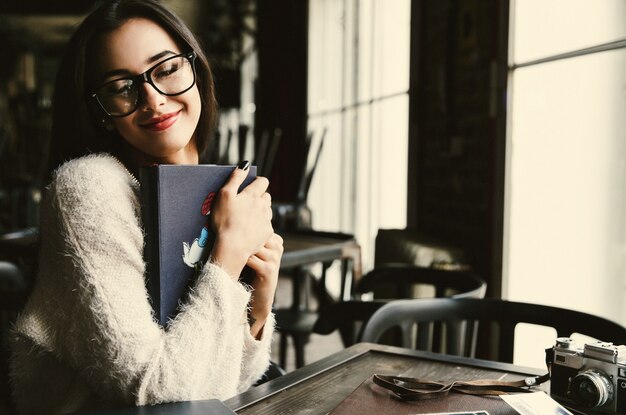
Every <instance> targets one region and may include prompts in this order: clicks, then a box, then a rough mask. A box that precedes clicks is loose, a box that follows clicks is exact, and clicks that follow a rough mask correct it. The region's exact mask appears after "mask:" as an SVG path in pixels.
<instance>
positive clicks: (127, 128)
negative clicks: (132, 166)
mask: <svg viewBox="0 0 626 415" xmlns="http://www.w3.org/2000/svg"><path fill="white" fill-rule="evenodd" d="M99 52H100V53H98V54H97V56H98V57H97V63H98V65H97V68H98V69H99V71H98V72H99V73H97V74H96V83H97V84H98V85H100V84H104V83H105V82H108V81H113V80H116V79H119V78H123V77H126V76H132V75H137V74H141V73H143V72H144V71H146V70H147V69H149V68H151V67H153V66H154V65H156V64H157V63H159V62H161V61H163V60H165V59H167V58H168V57H170V56H174V55H178V54H180V53H182V52H188V51H187V50H184V51H183V50H180V49H179V47H178V46H177V45H176V42H174V40H173V39H172V38H171V37H170V36H169V34H168V33H167V32H166V31H165V30H163V29H162V28H161V27H160V26H159V25H157V24H156V23H154V22H152V21H151V20H148V19H143V18H134V19H130V20H128V21H127V22H125V23H124V24H123V25H122V26H121V27H119V28H118V29H116V30H114V31H113V32H110V33H107V34H105V35H103V36H102V38H101V42H100V50H99ZM139 91H140V96H141V99H140V101H139V106H138V107H137V110H136V111H135V112H133V113H131V114H130V115H127V116H124V117H110V119H109V121H108V122H110V123H112V124H113V126H114V127H115V128H116V129H117V131H118V132H119V133H120V135H121V136H122V137H123V138H124V140H126V142H127V143H128V144H130V152H131V153H132V154H130V155H129V156H130V157H131V159H132V160H133V161H134V162H136V163H140V164H145V163H155V162H156V163H164V164H195V163H197V160H198V151H197V147H196V143H195V139H193V135H194V131H195V129H196V126H197V124H198V119H199V118H200V111H201V102H200V93H199V91H198V87H197V85H196V84H194V86H193V87H192V88H191V89H189V90H188V91H186V92H184V93H182V94H180V95H176V96H166V95H162V94H161V93H159V92H158V91H157V90H156V89H154V87H152V85H150V84H148V83H147V82H144V83H142V84H141V86H140V88H139Z"/></svg>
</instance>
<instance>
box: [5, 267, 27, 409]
mask: <svg viewBox="0 0 626 415" xmlns="http://www.w3.org/2000/svg"><path fill="white" fill-rule="evenodd" d="M27 290H28V284H27V280H26V277H25V276H24V274H23V273H22V271H21V269H20V268H18V267H17V266H16V265H15V264H13V263H11V262H7V261H0V412H1V409H2V408H8V409H9V410H13V403H12V401H11V394H10V389H9V377H8V373H9V349H8V344H7V339H8V334H9V331H10V329H11V326H12V324H13V322H14V321H15V319H16V318H17V314H18V313H19V311H20V310H21V309H22V308H23V306H24V304H25V303H26V298H27V292H28V291H27Z"/></svg>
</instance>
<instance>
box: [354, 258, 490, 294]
mask: <svg viewBox="0 0 626 415" xmlns="http://www.w3.org/2000/svg"><path fill="white" fill-rule="evenodd" d="M416 286H431V287H433V288H434V290H435V292H434V295H433V297H435V298H443V297H451V298H484V297H485V293H486V292H487V283H485V281H484V280H483V279H482V278H480V277H478V276H477V275H476V274H474V273H472V272H471V271H449V270H443V269H437V268H427V267H420V266H415V265H408V264H385V265H384V266H380V267H376V268H374V269H373V270H372V271H370V272H369V273H368V274H367V275H365V276H363V278H362V279H361V281H360V282H359V284H358V286H357V287H356V293H357V294H363V293H366V292H374V296H375V298H378V296H377V292H381V293H383V294H384V298H387V299H399V298H413V297H414V287H416ZM381 298H382V297H381Z"/></svg>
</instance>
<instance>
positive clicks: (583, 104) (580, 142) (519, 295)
mask: <svg viewBox="0 0 626 415" xmlns="http://www.w3.org/2000/svg"><path fill="white" fill-rule="evenodd" d="M625 67H626V50H624V49H620V50H616V51H611V52H603V53H598V54H594V55H587V56H583V57H580V58H576V59H567V60H562V61H558V62H554V63H550V64H543V65H537V66H532V67H528V68H521V69H518V70H516V71H515V72H514V78H513V79H514V81H513V85H512V93H513V102H512V115H511V116H512V119H511V120H512V136H511V140H512V143H511V145H512V147H511V161H510V212H509V215H510V216H509V220H510V225H509V257H508V290H507V291H508V293H507V294H508V298H510V299H514V300H515V299H516V300H530V301H534V302H539V303H545V304H552V305H557V306H562V307H566V308H573V309H577V310H581V311H587V312H590V313H593V314H598V315H602V316H605V317H608V318H611V319H613V320H617V321H621V322H622V323H626V313H625V308H624V306H623V304H624V297H625V291H624V287H625V284H624V283H625V282H626V281H625V278H626V277H625V275H626V272H625V271H626V269H625V267H624V264H625V259H626V236H625V235H626V117H625V114H626V101H625V96H624V85H625V75H626V72H625V71H624V68H625Z"/></svg>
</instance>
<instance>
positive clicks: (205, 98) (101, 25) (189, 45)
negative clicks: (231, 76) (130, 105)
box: [48, 0, 217, 173]
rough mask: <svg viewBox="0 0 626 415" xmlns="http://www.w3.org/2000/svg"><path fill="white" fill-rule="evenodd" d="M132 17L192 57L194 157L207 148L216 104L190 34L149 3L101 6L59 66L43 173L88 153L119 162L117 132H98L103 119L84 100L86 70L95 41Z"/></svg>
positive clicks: (119, 1) (130, 0) (123, 0)
mask: <svg viewBox="0 0 626 415" xmlns="http://www.w3.org/2000/svg"><path fill="white" fill-rule="evenodd" d="M135 17H141V18H146V19H149V20H151V21H153V22H155V23H156V24H158V25H159V26H161V27H162V28H163V29H164V30H165V31H166V32H167V33H168V34H169V35H170V36H171V37H172V39H174V42H176V44H177V45H179V47H180V48H181V49H182V51H183V52H186V51H189V50H193V51H195V52H196V54H197V58H196V65H195V67H196V82H197V85H198V90H199V92H200V99H201V102H202V110H201V113H200V119H199V121H198V126H197V127H196V131H195V137H196V145H197V147H198V152H199V153H200V154H202V153H203V152H204V151H205V149H206V148H207V147H208V144H209V140H210V137H211V134H212V132H213V128H214V127H215V122H216V119H217V102H216V100H215V93H214V87H213V75H212V73H211V68H210V66H209V62H208V60H207V58H206V55H205V54H204V52H203V51H202V48H201V47H200V44H199V42H198V41H197V39H196V38H195V36H194V35H193V33H191V30H189V28H188V27H187V25H186V24H185V23H184V22H183V21H182V20H181V19H180V18H179V17H178V16H176V15H175V14H174V13H173V12H172V11H170V10H169V9H167V8H166V7H164V6H163V5H161V4H159V3H158V2H157V1H155V0H114V1H106V2H104V3H103V4H102V5H101V6H99V7H98V8H97V9H95V10H94V11H93V12H91V13H90V14H89V15H88V16H87V17H86V18H85V20H83V22H82V23H81V24H80V26H79V27H78V28H77V29H76V31H75V32H74V35H73V36H72V38H71V39H70V41H69V44H68V46H67V51H66V53H65V56H64V58H63V60H62V62H61V65H60V67H59V71H58V74H57V78H56V84H55V90H54V97H53V105H54V109H53V120H52V137H51V140H50V152H49V160H48V172H49V173H51V172H52V171H53V170H54V169H55V168H56V167H58V166H59V165H61V164H62V163H63V162H65V161H67V160H70V159H73V158H76V157H81V156H83V155H86V154H89V153H95V152H102V151H105V152H109V153H112V154H114V155H116V156H118V157H121V155H122V154H121V151H122V146H123V139H122V138H121V137H120V135H119V133H118V132H117V131H115V130H114V131H107V130H106V129H105V128H104V125H103V122H102V120H103V119H104V118H105V114H104V113H103V112H102V111H101V110H100V109H99V108H97V106H96V105H94V103H93V102H91V101H90V99H89V98H88V93H89V92H90V88H91V87H90V85H89V79H90V76H89V71H90V68H91V66H92V62H91V59H92V54H93V52H94V51H95V49H96V45H97V42H98V38H99V37H100V36H101V35H102V34H105V33H109V32H111V31H113V30H115V29H117V28H119V27H120V26H121V25H122V24H123V23H124V22H126V21H127V20H129V19H131V18H135Z"/></svg>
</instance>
